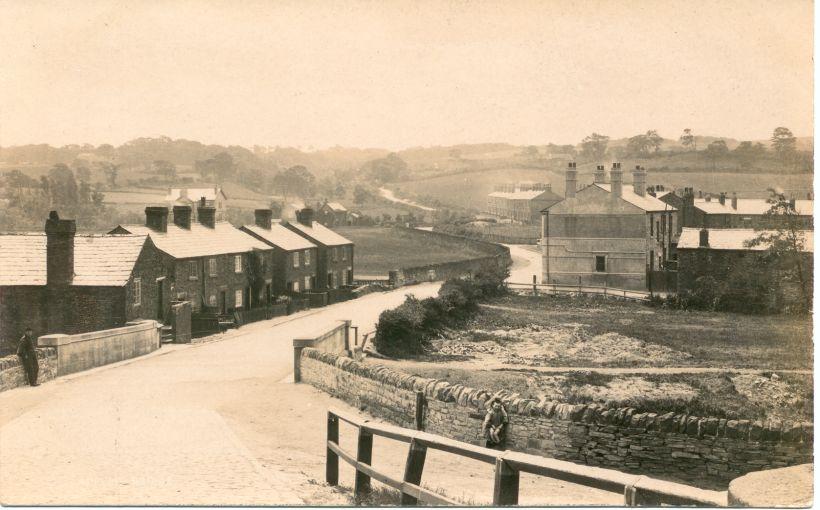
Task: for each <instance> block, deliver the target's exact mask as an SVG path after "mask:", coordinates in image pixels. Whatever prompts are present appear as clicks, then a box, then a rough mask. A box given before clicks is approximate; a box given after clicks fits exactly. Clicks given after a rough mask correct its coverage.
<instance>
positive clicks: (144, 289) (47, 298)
mask: <svg viewBox="0 0 820 510" xmlns="http://www.w3.org/2000/svg"><path fill="white" fill-rule="evenodd" d="M161 258H162V254H161V252H160V251H159V250H157V248H156V247H155V246H154V244H153V243H152V242H151V240H150V239H149V238H148V236H146V235H100V234H94V235H89V234H80V235H77V234H76V224H75V222H74V220H64V219H60V218H59V216H58V215H57V214H56V213H54V212H53V213H52V214H51V216H50V217H49V219H48V220H46V224H45V232H37V233H28V234H0V341H1V342H2V345H3V347H5V348H10V347H13V346H14V345H15V344H16V341H17V340H18V339H19V338H20V337H21V336H22V335H23V331H24V329H25V328H26V327H31V328H32V329H33V330H34V331H35V334H37V335H45V334H50V333H65V334H75V333H86V332H89V331H96V330H101V329H109V328H114V327H118V326H123V325H125V323H126V322H128V321H133V320H137V319H158V318H161V316H162V309H161V301H160V300H159V299H158V295H157V282H158V281H161V280H162V277H163V276H164V273H163V266H162V261H161Z"/></svg>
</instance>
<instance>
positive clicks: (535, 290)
mask: <svg viewBox="0 0 820 510" xmlns="http://www.w3.org/2000/svg"><path fill="white" fill-rule="evenodd" d="M537 283H538V281H537V279H536V277H535V275H532V295H533V296H537V295H538V287H536V284H537Z"/></svg>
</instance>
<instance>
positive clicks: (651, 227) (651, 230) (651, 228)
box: [649, 214, 655, 237]
mask: <svg viewBox="0 0 820 510" xmlns="http://www.w3.org/2000/svg"><path fill="white" fill-rule="evenodd" d="M654 235H655V222H654V221H652V215H651V214H650V215H649V237H652V236H654Z"/></svg>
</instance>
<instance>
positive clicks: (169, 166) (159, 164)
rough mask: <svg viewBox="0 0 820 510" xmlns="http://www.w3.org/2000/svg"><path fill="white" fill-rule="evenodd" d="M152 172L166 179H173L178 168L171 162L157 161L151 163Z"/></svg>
mask: <svg viewBox="0 0 820 510" xmlns="http://www.w3.org/2000/svg"><path fill="white" fill-rule="evenodd" d="M151 170H152V171H153V173H155V174H159V175H161V176H163V177H165V178H166V179H173V178H174V177H176V175H177V167H176V165H174V164H173V163H171V162H170V161H166V160H164V159H157V160H154V162H153V163H151Z"/></svg>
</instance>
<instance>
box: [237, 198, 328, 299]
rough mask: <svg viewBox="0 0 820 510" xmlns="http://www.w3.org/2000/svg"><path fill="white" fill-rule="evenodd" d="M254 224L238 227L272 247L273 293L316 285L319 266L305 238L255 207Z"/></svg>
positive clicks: (316, 256) (316, 250)
mask: <svg viewBox="0 0 820 510" xmlns="http://www.w3.org/2000/svg"><path fill="white" fill-rule="evenodd" d="M254 213H255V220H256V224H255V225H245V226H243V227H241V230H242V231H243V232H245V233H247V234H248V235H250V236H253V237H254V238H255V239H258V240H259V241H261V242H263V243H265V244H267V245H268V246H270V247H271V248H272V249H273V257H272V259H271V260H272V264H273V268H272V272H273V292H274V293H275V294H282V293H285V292H289V293H294V292H307V291H310V290H313V289H315V288H316V274H317V273H316V271H317V267H318V265H319V263H318V257H319V249H318V247H317V246H316V245H315V244H313V243H312V242H310V241H308V240H307V239H306V238H305V237H303V236H300V235H299V234H297V233H296V232H293V231H292V230H290V229H289V228H287V227H284V226H283V225H281V224H280V223H279V220H276V222H274V221H273V220H272V217H273V211H271V210H270V209H257V210H256V211H255V212H254Z"/></svg>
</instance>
